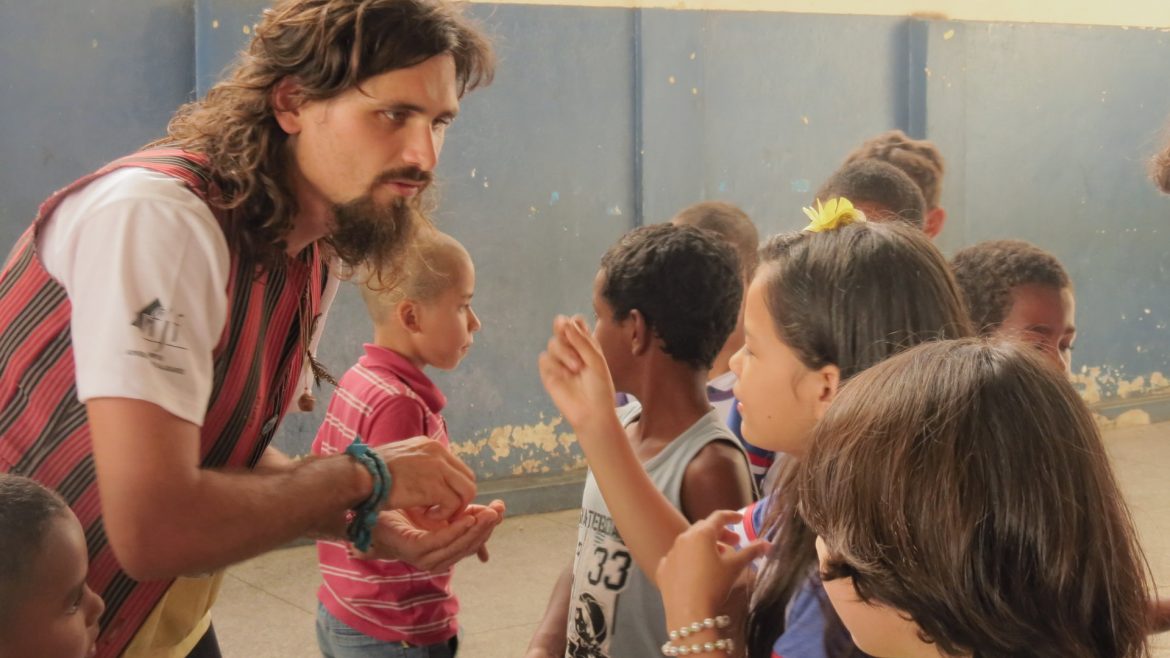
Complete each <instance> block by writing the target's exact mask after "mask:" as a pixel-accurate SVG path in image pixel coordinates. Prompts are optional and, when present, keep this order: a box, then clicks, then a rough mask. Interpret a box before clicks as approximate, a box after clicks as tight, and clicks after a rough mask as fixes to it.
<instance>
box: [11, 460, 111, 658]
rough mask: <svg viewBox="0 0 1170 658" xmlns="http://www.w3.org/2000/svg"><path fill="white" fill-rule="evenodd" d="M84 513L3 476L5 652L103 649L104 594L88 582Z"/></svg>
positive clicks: (66, 656) (50, 654)
mask: <svg viewBox="0 0 1170 658" xmlns="http://www.w3.org/2000/svg"><path fill="white" fill-rule="evenodd" d="M88 573H89V555H88V554H87V552H86V546H85V534H84V532H83V531H82V528H81V524H80V523H78V521H77V516H75V515H74V514H73V511H72V510H70V509H69V506H68V505H66V504H65V501H64V500H62V499H61V497H60V496H58V495H57V494H56V493H55V492H52V491H50V490H48V489H46V488H44V487H43V486H41V485H40V484H37V483H36V482H34V481H33V480H30V479H29V478H26V477H21V476H19V475H9V474H4V473H0V656H12V657H13V658H17V657H25V656H28V657H29V658H32V657H33V656H35V657H36V658H87V657H88V656H92V655H94V654H95V653H97V637H98V619H99V618H100V617H101V616H102V612H103V611H104V610H105V605H104V604H103V603H102V599H101V597H99V596H98V595H97V594H95V593H94V591H93V590H92V589H90V588H89V585H87V584H86V582H85V579H86V577H87V575H88Z"/></svg>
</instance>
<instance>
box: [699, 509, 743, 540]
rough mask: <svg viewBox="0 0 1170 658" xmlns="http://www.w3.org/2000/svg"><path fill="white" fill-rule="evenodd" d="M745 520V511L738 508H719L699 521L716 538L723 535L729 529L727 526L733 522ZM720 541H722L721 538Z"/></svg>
mask: <svg viewBox="0 0 1170 658" xmlns="http://www.w3.org/2000/svg"><path fill="white" fill-rule="evenodd" d="M741 521H743V512H740V511H737V510H718V511H715V512H711V514H710V515H708V516H707V518H705V519H703V520H702V521H699V523H701V524H703V526H704V527H705V528H706V529H707V531H708V532H710V533H711V534H712V535H714V536H715V537H716V538H719V537H722V536H723V535H722V534H721V532H722V531H724V530H727V526H729V525H731V524H733V523H739V522H741ZM720 541H722V540H721V539H720Z"/></svg>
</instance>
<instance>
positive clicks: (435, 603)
mask: <svg viewBox="0 0 1170 658" xmlns="http://www.w3.org/2000/svg"><path fill="white" fill-rule="evenodd" d="M363 278H364V280H363V281H361V282H360V285H361V293H362V299H363V301H364V302H365V304H366V309H367V310H368V311H369V314H370V319H371V321H372V322H373V325H374V341H373V343H369V344H367V345H366V346H365V355H363V356H362V357H361V359H359V360H358V363H357V365H355V366H353V367H352V368H350V369H349V371H348V372H346V373H345V375H344V376H343V377H342V378H341V381H340V382H339V383H338V387H337V390H336V391H335V392H334V394H333V399H332V400H331V401H330V403H329V410H328V412H327V413H326V415H325V422H324V424H322V426H321V429H320V430H319V431H318V432H317V438H316V440H315V441H314V442H313V454H316V455H331V454H337V453H339V452H343V451H344V450H345V449H346V447H347V446H348V445H349V444H350V443H351V442H353V440H354V437H355V436H360V437H361V438H362V440H364V441H365V442H367V443H369V444H370V445H381V444H383V443H388V442H391V441H400V440H403V439H409V438H413V437H416V436H428V437H430V438H432V439H434V440H436V441H439V442H440V443H442V444H443V445H447V444H448V437H447V425H446V423H445V422H444V420H443V417H442V416H441V415H440V412H441V411H442V410H443V407H444V406H445V405H446V403H447V399H446V397H445V396H444V395H443V393H442V391H440V390H439V389H438V387H437V386H435V384H434V383H433V382H432V381H431V380H430V378H429V377H427V375H426V374H425V373H424V369H425V368H427V367H434V368H439V369H442V370H451V369H453V368H455V367H456V366H458V365H459V362H460V361H462V360H463V357H464V356H466V355H467V352H468V350H469V349H470V348H471V344H472V342H473V335H474V334H475V332H477V331H479V328H480V323H479V318H478V317H477V316H476V315H475V311H474V310H472V308H471V298H472V296H473V295H474V293H475V268H474V266H473V265H472V263H471V257H470V256H469V255H468V253H467V250H466V249H464V248H463V246H462V245H461V244H459V243H458V242H457V241H456V240H455V239H454V238H452V237H450V236H448V235H445V234H443V233H440V232H438V231H435V230H427V231H424V232H422V233H420V234H419V236H418V237H417V239H416V242H415V244H414V245H412V247H411V248H410V250H409V252H408V255H407V258H406V264H405V265H404V266H403V267H402V268H401V271H399V272H397V273H396V280H395V281H393V282H384V281H383V280H382V279H383V278H384V277H383V276H380V275H379V274H377V273H369V275H368V276H367V277H363ZM493 507H494V508H495V509H496V511H497V512H498V513H500V514H502V513H503V507H502V504H499V503H494V504H493ZM470 508H471V509H469V513H476V512H477V511H478V508H479V506H475V505H473V506H470ZM408 513H409V512H408ZM411 518H412V519H414V520H415V521H416V522H418V523H421V524H424V525H425V524H426V523H429V522H428V521H427V519H426V515H425V512H424V511H422V510H416V511H415V512H414V513H412V514H411ZM317 553H318V559H319V562H320V567H321V575H322V577H323V581H324V582H323V583H322V585H321V587H320V589H319V590H318V592H317V598H318V601H319V606H318V615H317V641H318V645H319V646H320V649H321V652H322V654H323V655H324V656H325V657H326V658H359V657H362V656H368V655H374V653H371V652H379V651H380V652H393V653H390V654H387V653H382V654H378V655H394V656H402V657H403V658H450V657H451V656H454V655H455V651H456V648H457V633H458V630H459V627H458V623H457V621H456V614H457V612H458V610H459V602H458V601H457V600H456V598H455V595H454V594H452V592H451V568H450V567H448V568H445V569H441V570H439V571H436V572H432V573H428V572H424V571H420V570H418V569H415V568H414V567H411V566H410V565H408V564H406V563H405V562H400V561H397V560H373V559H363V558H362V557H361V556H358V555H355V554H353V552H352V550H351V547H350V546H349V545H348V544H347V543H346V542H343V541H335V540H334V541H324V540H323V541H318V542H317ZM485 557H486V555H485V554H481V559H482V558H485Z"/></svg>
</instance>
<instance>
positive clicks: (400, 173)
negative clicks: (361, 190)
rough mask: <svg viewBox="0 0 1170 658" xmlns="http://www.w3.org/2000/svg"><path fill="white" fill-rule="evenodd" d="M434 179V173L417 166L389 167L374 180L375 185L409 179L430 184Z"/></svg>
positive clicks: (413, 181)
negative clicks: (389, 168)
mask: <svg viewBox="0 0 1170 658" xmlns="http://www.w3.org/2000/svg"><path fill="white" fill-rule="evenodd" d="M432 180H434V174H432V173H431V172H429V171H423V170H422V169H419V168H418V167H402V168H401V169H391V170H390V171H387V172H383V173H382V175H381V176H378V179H377V180H376V181H374V184H375V185H381V184H383V183H393V182H395V181H409V182H412V183H426V184H428V185H429V184H430V183H431V181H432Z"/></svg>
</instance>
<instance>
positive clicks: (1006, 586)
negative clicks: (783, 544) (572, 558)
mask: <svg viewBox="0 0 1170 658" xmlns="http://www.w3.org/2000/svg"><path fill="white" fill-rule="evenodd" d="M795 485H796V487H797V489H798V491H799V497H800V514H801V516H802V518H804V519H805V521H806V522H807V523H808V524H809V526H810V527H811V528H812V529H813V530H814V532H816V534H817V535H818V538H817V552H818V555H819V569H820V572H821V576H822V578H823V579H824V583H825V590H826V592H827V593H828V597H829V599H830V601H832V603H833V606H834V608H835V609H836V610H837V613H838V614H839V615H840V617H841V619H842V620H843V621H844V623H845V625H846V627H847V628H848V629H849V631H850V633H851V634H852V636H853V639H854V641H856V643H857V646H858V647H860V648H861V649H863V650H864V651H866V652H867V653H868V654H870V655H873V656H876V657H878V658H919V657H929V658H941V657H949V656H973V657H977V658H1000V657H1003V658H1007V657H1015V656H1032V657H1036V658H1070V657H1073V658H1141V657H1144V656H1148V655H1149V652H1148V648H1147V645H1146V638H1145V635H1146V633H1147V631H1148V630H1149V628H1148V622H1147V619H1146V596H1147V589H1148V585H1147V572H1146V563H1145V560H1144V558H1143V556H1142V553H1141V549H1140V548H1139V547H1138V543H1137V540H1136V533H1135V530H1134V526H1133V523H1132V520H1131V518H1130V515H1129V512H1128V510H1127V508H1126V506H1125V503H1124V502H1123V500H1122V496H1121V492H1120V491H1119V489H1118V486H1117V482H1116V480H1115V478H1114V476H1113V473H1112V471H1111V469H1110V465H1109V459H1108V456H1107V455H1106V453H1105V449H1104V446H1103V444H1102V442H1101V437H1100V435H1099V434H1098V431H1097V426H1096V423H1095V422H1094V421H1093V418H1092V415H1091V414H1090V412H1089V410H1088V408H1087V407H1086V406H1085V404H1084V402H1083V401H1082V400H1081V398H1080V396H1079V395H1078V394H1077V392H1076V391H1075V390H1074V389H1073V387H1072V385H1071V384H1070V383H1069V382H1068V381H1067V379H1066V378H1065V377H1063V376H1062V374H1061V373H1060V372H1058V371H1057V370H1055V369H1053V368H1052V367H1051V366H1049V365H1048V364H1047V363H1045V362H1044V361H1043V360H1042V358H1041V357H1040V355H1038V354H1036V353H1035V351H1034V350H1032V349H1030V348H1028V347H1026V346H1021V345H1019V344H1012V343H1003V342H999V343H994V342H984V341H980V340H975V339H968V340H960V341H943V342H937V343H928V344H925V345H920V346H918V347H916V348H913V349H911V350H908V351H906V352H904V353H902V354H899V355H897V356H894V357H892V358H890V359H888V360H886V361H885V362H883V363H881V364H878V365H876V366H874V367H873V368H871V369H869V370H867V371H866V372H863V373H861V374H860V375H858V376H857V377H856V378H855V379H854V380H853V381H851V382H850V383H849V384H848V385H847V386H845V387H844V389H843V390H842V391H841V394H840V395H839V396H838V398H837V400H836V402H834V403H833V405H832V406H831V407H830V408H829V410H828V412H827V413H826V414H825V417H824V418H823V419H822V420H821V422H820V423H819V424H818V425H817V427H816V429H815V430H814V432H813V436H812V441H811V448H810V450H809V451H808V453H807V454H806V455H805V458H804V459H803V460H802V462H801V468H800V472H799V475H798V477H797V478H796V480H795ZM875 501H881V504H875ZM729 517H730V515H713V516H712V517H711V518H710V519H708V520H707V521H704V522H703V523H701V524H698V525H697V526H695V528H693V529H692V530H690V531H688V532H687V533H686V534H685V535H683V536H682V537H680V538H679V540H678V542H676V544H675V546H674V548H673V549H672V551H671V553H670V554H669V555H668V556H667V558H666V559H665V560H663V563H662V565H661V566H660V567H659V571H658V579H659V582H661V583H663V595H664V598H665V599H666V601H667V610H668V611H673V610H683V611H685V615H684V617H687V618H689V616H694V615H699V618H700V619H702V618H703V617H706V616H712V615H714V614H716V613H717V612H718V601H719V600H720V597H721V596H722V595H721V593H720V591H719V590H720V587H722V584H723V583H725V582H726V581H728V580H729V579H731V578H734V576H735V574H736V573H738V571H739V570H741V569H742V567H743V566H744V564H745V561H746V560H747V559H748V558H749V556H750V555H752V554H755V553H757V552H759V551H760V550H761V549H760V548H758V547H755V546H753V547H752V548H750V549H745V550H744V551H743V553H747V554H748V555H743V554H739V555H737V554H733V553H730V552H728V551H726V550H721V545H720V543H719V542H720V541H726V540H729V539H731V538H730V537H726V536H725V535H726V530H725V529H724V528H722V526H721V524H722V523H723V522H724V521H727V520H728V518H729ZM680 614H681V613H680Z"/></svg>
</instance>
